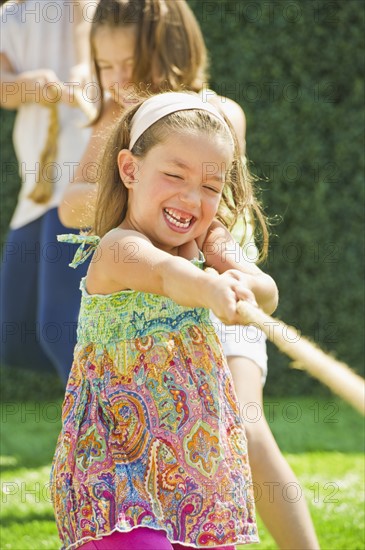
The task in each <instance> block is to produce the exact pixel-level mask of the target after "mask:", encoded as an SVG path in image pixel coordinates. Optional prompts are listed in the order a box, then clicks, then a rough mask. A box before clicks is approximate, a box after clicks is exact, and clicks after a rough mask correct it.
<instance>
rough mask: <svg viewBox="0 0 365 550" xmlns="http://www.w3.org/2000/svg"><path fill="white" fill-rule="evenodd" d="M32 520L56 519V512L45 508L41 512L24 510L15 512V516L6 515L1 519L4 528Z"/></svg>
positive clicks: (52, 520)
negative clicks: (19, 512)
mask: <svg viewBox="0 0 365 550" xmlns="http://www.w3.org/2000/svg"><path fill="white" fill-rule="evenodd" d="M32 521H51V522H54V521H55V517H54V513H53V511H52V509H50V510H45V511H44V512H42V513H41V514H37V513H35V512H22V514H21V515H20V514H19V515H18V514H14V515H13V516H5V517H2V519H1V526H2V528H3V529H6V528H11V527H13V526H17V525H24V524H26V523H30V522H32Z"/></svg>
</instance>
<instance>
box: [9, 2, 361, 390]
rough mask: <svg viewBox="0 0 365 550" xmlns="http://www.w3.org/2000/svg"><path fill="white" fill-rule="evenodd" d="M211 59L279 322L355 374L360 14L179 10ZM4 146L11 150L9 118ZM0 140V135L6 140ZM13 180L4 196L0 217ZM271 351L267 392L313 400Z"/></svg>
mask: <svg viewBox="0 0 365 550" xmlns="http://www.w3.org/2000/svg"><path fill="white" fill-rule="evenodd" d="M189 1H190V4H191V6H192V8H193V9H194V11H195V13H196V15H197V17H198V19H199V21H200V23H201V25H202V28H203V32H204V35H205V37H206V41H207V44H208V48H209V52H210V56H211V85H212V88H214V89H215V90H216V91H217V92H219V93H221V94H222V95H226V96H229V97H231V98H232V99H234V100H236V101H237V102H239V103H240V105H241V106H242V107H243V109H244V111H245V113H246V117H247V124H248V132H247V146H248V156H249V158H250V160H251V166H252V170H253V171H254V172H255V173H256V174H257V175H259V176H260V178H261V187H262V199H263V202H264V204H265V205H266V210H267V213H268V214H269V215H270V216H271V217H274V216H278V217H279V218H280V221H279V222H278V223H276V224H275V226H274V227H272V234H273V237H272V242H271V253H270V257H269V260H268V262H267V264H266V265H265V266H264V269H265V270H267V271H268V272H269V273H270V274H272V276H273V277H274V278H275V280H276V281H277V283H278V286H279V289H280V293H281V300H280V306H279V309H278V312H277V315H278V316H280V317H281V318H282V319H283V320H285V321H286V322H287V323H290V324H293V325H295V326H296V327H298V328H299V329H300V330H301V331H302V332H303V334H305V335H307V336H309V337H311V338H312V339H313V340H314V341H316V342H317V343H319V344H320V345H321V346H322V347H324V348H325V349H327V350H331V351H332V352H333V353H334V354H335V356H337V357H338V358H339V359H341V360H343V361H345V362H347V363H348V364H350V365H351V366H352V367H353V368H354V369H356V370H358V371H361V368H362V365H363V357H364V345H363V336H364V324H363V317H362V314H363V305H364V304H363V269H362V264H363V262H362V254H363V221H364V217H363V198H364V197H363V185H362V180H363V178H362V176H363V170H364V156H363V149H362V147H363V141H362V128H361V115H360V113H362V111H363V85H362V68H363V67H362V61H363V55H362V51H363V33H362V28H363V24H364V5H363V4H362V3H361V2H358V1H357V0H347V1H346V2H343V1H326V0H313V1H311V0H306V1H300V2H299V1H298V0H297V1H289V0H285V1H280V0H279V1H276V0H275V1H271V0H254V1H249V0H247V1H246V0H237V1H233V0H232V1H223V0H211V1H205V0H189ZM5 121H6V123H7V125H8V126H7V129H5V130H4V135H3V136H2V144H3V143H5V145H4V153H3V155H4V157H3V160H7V159H8V158H10V157H9V155H11V151H10V124H11V115H9V114H8V113H6V114H5ZM5 134H6V135H5ZM17 185H18V182H17V180H16V178H15V177H14V176H13V177H12V178H8V179H7V180H6V181H5V182H4V183H3V186H2V195H3V197H5V199H6V202H5V207H4V209H3V210H5V216H3V220H2V223H3V225H2V231H4V229H5V223H6V221H7V220H8V219H9V215H10V209H11V206H12V205H13V204H14V196H15V193H16V188H17ZM288 364H289V362H288V360H287V359H286V358H285V357H284V356H282V355H280V354H278V353H277V352H276V350H274V349H273V348H272V347H271V346H270V370H269V372H270V374H269V381H268V384H267V386H266V391H267V393H269V394H273V395H280V394H281V395H283V394H286V395H293V394H307V393H311V392H317V393H318V392H321V391H323V387H321V386H320V385H319V384H318V383H316V382H315V381H314V380H312V379H310V378H309V377H307V376H306V375H304V374H303V373H299V372H295V371H292V370H290V369H289V368H288Z"/></svg>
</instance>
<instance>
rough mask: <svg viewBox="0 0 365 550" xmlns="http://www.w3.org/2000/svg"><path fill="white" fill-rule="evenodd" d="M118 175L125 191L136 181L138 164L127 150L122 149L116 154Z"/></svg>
mask: <svg viewBox="0 0 365 550" xmlns="http://www.w3.org/2000/svg"><path fill="white" fill-rule="evenodd" d="M117 162H118V169H119V175H120V178H121V180H122V182H123V183H124V185H125V187H126V188H127V189H131V188H132V187H133V185H134V183H135V182H136V181H137V177H136V174H137V171H138V164H137V161H136V158H135V157H134V156H133V155H132V153H131V151H129V149H122V150H121V151H119V153H118V161H117Z"/></svg>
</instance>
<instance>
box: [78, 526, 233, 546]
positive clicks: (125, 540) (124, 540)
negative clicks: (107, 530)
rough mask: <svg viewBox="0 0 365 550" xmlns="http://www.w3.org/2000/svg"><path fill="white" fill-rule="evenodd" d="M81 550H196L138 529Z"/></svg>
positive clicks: (163, 536)
mask: <svg viewBox="0 0 365 550" xmlns="http://www.w3.org/2000/svg"><path fill="white" fill-rule="evenodd" d="M79 550H196V549H193V547H192V546H184V545H183V544H178V543H171V542H170V541H169V540H168V539H167V537H166V533H165V531H156V530H155V529H149V528H148V527H138V528H136V529H133V531H130V532H129V533H119V532H118V531H115V532H114V533H113V534H112V535H108V536H106V537H103V538H102V539H101V540H95V541H92V542H87V543H86V544H83V545H82V546H80V547H79ZM207 550H208V549H207ZM209 550H235V547H234V546H220V547H219V548H218V547H214V548H213V547H210V548H209Z"/></svg>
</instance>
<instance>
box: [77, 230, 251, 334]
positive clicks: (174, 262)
mask: <svg viewBox="0 0 365 550" xmlns="http://www.w3.org/2000/svg"><path fill="white" fill-rule="evenodd" d="M87 289H88V292H90V293H92V294H95V293H97V294H109V293H112V292H117V291H119V290H126V289H131V290H136V291H141V292H150V293H153V294H160V295H163V296H167V297H169V298H171V299H172V300H174V301H175V302H176V303H178V304H180V305H182V306H187V307H206V308H210V309H212V310H213V311H214V313H215V314H216V315H217V316H218V317H219V318H221V319H222V320H223V321H224V322H225V323H227V324H235V323H238V322H239V317H238V315H237V312H236V303H237V300H239V299H252V295H251V293H250V292H247V289H246V288H245V287H244V285H242V284H241V283H240V282H239V281H238V280H237V278H236V277H235V276H234V275H233V274H232V273H225V274H223V275H220V276H217V275H215V274H211V273H207V272H204V271H202V270H201V269H199V268H198V267H196V266H194V265H193V264H192V263H191V262H190V261H188V260H186V259H184V258H181V257H177V256H172V255H171V254H168V253H166V252H164V251H162V250H160V249H158V248H156V247H155V246H153V244H152V243H151V242H150V241H149V240H148V239H147V238H146V237H144V236H143V235H141V234H140V233H137V232H136V231H126V230H122V229H116V230H114V231H111V232H110V233H108V235H106V236H105V237H104V238H103V239H102V241H101V243H100V248H99V250H98V251H97V253H96V255H95V257H94V260H93V261H92V263H91V265H90V268H89V272H88V276H87Z"/></svg>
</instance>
